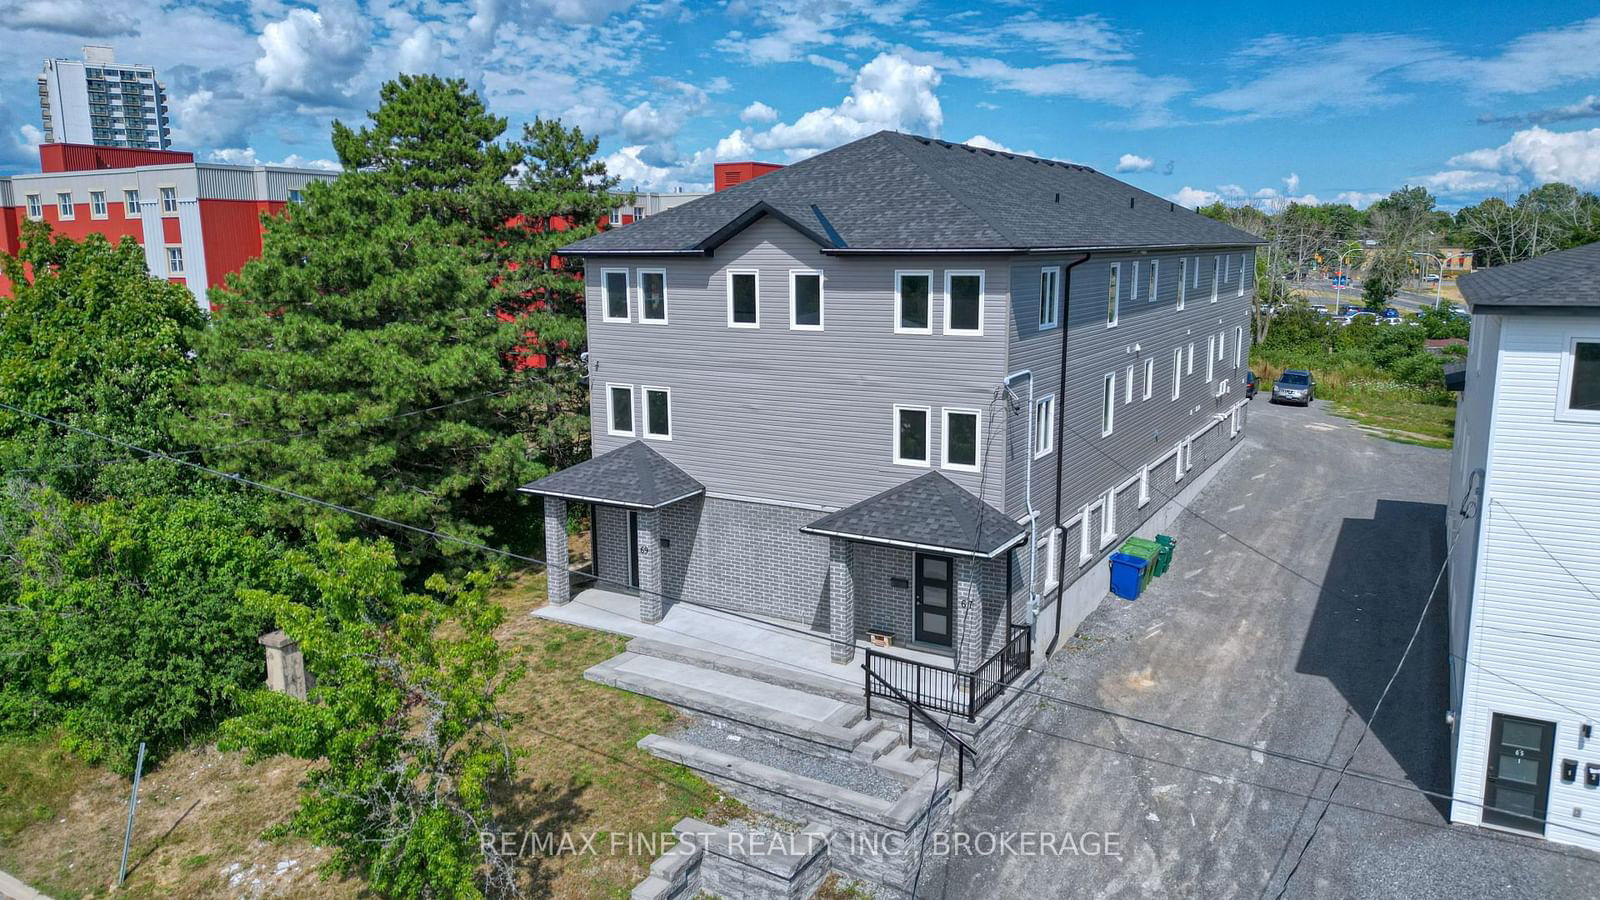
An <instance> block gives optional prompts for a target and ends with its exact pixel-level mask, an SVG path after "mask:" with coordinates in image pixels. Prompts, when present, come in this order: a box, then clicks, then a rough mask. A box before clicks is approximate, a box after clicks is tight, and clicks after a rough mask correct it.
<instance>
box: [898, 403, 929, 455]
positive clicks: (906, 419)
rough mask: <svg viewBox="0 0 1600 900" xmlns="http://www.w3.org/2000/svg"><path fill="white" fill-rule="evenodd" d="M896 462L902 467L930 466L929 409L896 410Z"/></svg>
mask: <svg viewBox="0 0 1600 900" xmlns="http://www.w3.org/2000/svg"><path fill="white" fill-rule="evenodd" d="M894 461H895V462H896V463H897V464H899V465H902V466H926V465H928V464H929V462H928V407H926V406H896V407H895V408H894Z"/></svg>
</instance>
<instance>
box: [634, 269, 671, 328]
mask: <svg viewBox="0 0 1600 900" xmlns="http://www.w3.org/2000/svg"><path fill="white" fill-rule="evenodd" d="M646 275H660V276H661V318H659V319H652V318H649V317H648V316H646V315H645V314H644V311H645V302H644V277H645V276H646ZM634 279H635V280H634V290H633V291H632V292H631V294H634V295H637V296H638V297H639V315H638V321H639V324H640V325H666V324H667V323H668V322H669V321H670V320H671V318H672V292H671V291H669V290H667V270H666V269H659V268H657V269H635V270H634ZM629 302H630V304H631V303H632V300H631V298H630V301H629ZM632 308H633V307H632V306H631V305H630V306H629V311H630V312H631V311H632Z"/></svg>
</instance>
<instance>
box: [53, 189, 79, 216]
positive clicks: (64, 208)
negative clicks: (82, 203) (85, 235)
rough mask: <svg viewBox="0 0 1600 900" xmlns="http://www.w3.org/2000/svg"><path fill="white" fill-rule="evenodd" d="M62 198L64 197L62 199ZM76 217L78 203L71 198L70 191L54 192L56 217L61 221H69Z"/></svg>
mask: <svg viewBox="0 0 1600 900" xmlns="http://www.w3.org/2000/svg"><path fill="white" fill-rule="evenodd" d="M62 198H66V199H65V200H63V199H62ZM77 217H78V203H77V201H75V200H73V199H72V192H71V191H58V192H57V193H56V218H58V219H60V220H61V221H63V222H71V221H72V220H73V219H76V218H77Z"/></svg>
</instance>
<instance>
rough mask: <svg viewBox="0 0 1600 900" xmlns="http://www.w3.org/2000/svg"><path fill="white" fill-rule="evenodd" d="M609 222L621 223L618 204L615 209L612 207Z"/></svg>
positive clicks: (620, 212)
mask: <svg viewBox="0 0 1600 900" xmlns="http://www.w3.org/2000/svg"><path fill="white" fill-rule="evenodd" d="M611 224H612V225H621V224H622V207H620V206H619V207H617V208H616V209H613V210H612V211H611Z"/></svg>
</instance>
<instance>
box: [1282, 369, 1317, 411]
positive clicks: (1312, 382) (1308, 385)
mask: <svg viewBox="0 0 1600 900" xmlns="http://www.w3.org/2000/svg"><path fill="white" fill-rule="evenodd" d="M1316 391H1317V382H1316V379H1314V378H1312V377H1311V373H1310V372H1307V371H1306V370H1305V369H1285V370H1284V372H1283V374H1282V375H1279V376H1278V379H1277V380H1276V381H1274V382H1272V402H1273V403H1298V404H1300V405H1301V406H1310V405H1311V401H1312V400H1314V399H1316Z"/></svg>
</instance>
